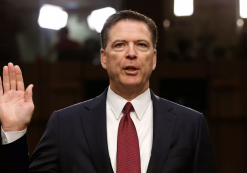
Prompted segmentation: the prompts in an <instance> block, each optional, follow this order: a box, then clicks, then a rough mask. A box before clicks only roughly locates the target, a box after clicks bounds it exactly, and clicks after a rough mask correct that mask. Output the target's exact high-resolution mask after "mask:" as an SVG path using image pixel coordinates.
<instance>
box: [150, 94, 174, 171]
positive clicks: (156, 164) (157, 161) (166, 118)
mask: <svg viewBox="0 0 247 173" xmlns="http://www.w3.org/2000/svg"><path fill="white" fill-rule="evenodd" d="M151 98H152V101H153V146H152V152H151V158H150V161H149V165H148V170H147V173H153V172H155V173H160V172H161V171H162V168H163V166H164V164H165V161H166V157H167V153H168V151H169V148H170V144H171V140H172V136H173V132H174V128H175V124H176V117H175V116H174V115H173V114H171V113H170V112H169V111H170V110H171V109H172V108H171V107H168V106H167V105H166V104H164V100H162V99H160V98H159V97H157V96H155V95H154V94H153V93H152V92H151ZM161 102H163V103H161Z"/></svg>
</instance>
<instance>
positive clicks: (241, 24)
mask: <svg viewBox="0 0 247 173" xmlns="http://www.w3.org/2000/svg"><path fill="white" fill-rule="evenodd" d="M237 25H238V26H239V27H242V26H244V20H243V19H238V20H237Z"/></svg>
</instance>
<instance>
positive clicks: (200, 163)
mask: <svg viewBox="0 0 247 173" xmlns="http://www.w3.org/2000/svg"><path fill="white" fill-rule="evenodd" d="M199 123H200V124H199V129H198V138H197V144H196V151H195V157H194V164H193V165H194V167H193V173H217V172H218V171H217V166H216V162H215V157H214V152H213V147H212V143H211V138H210V135H209V131H208V127H207V123H206V120H205V118H204V116H203V115H202V114H201V117H200V122H199Z"/></svg>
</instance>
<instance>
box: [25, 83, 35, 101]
mask: <svg viewBox="0 0 247 173" xmlns="http://www.w3.org/2000/svg"><path fill="white" fill-rule="evenodd" d="M33 87H34V85H33V84H31V85H29V86H28V87H27V89H26V91H25V95H24V97H25V101H26V102H32V100H33V98H32V96H33Z"/></svg>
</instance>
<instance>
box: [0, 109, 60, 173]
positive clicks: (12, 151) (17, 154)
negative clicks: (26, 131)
mask: <svg viewBox="0 0 247 173" xmlns="http://www.w3.org/2000/svg"><path fill="white" fill-rule="evenodd" d="M58 124H59V123H58V120H57V113H56V112H54V113H53V114H52V116H51V118H50V120H49V122H48V124H47V126H46V130H45V132H44V134H43V136H42V138H41V140H40V142H39V144H38V145H37V147H36V149H35V151H34V153H33V155H32V156H31V158H30V161H29V156H28V144H27V137H26V135H24V136H23V137H21V138H20V139H18V140H17V141H14V142H13V143H10V144H7V145H0V172H4V173H27V172H29V173H34V172H35V173H36V172H37V171H38V172H46V173H57V172H59V166H58V157H59V145H58V141H59V139H58V128H59V125H58Z"/></svg>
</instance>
